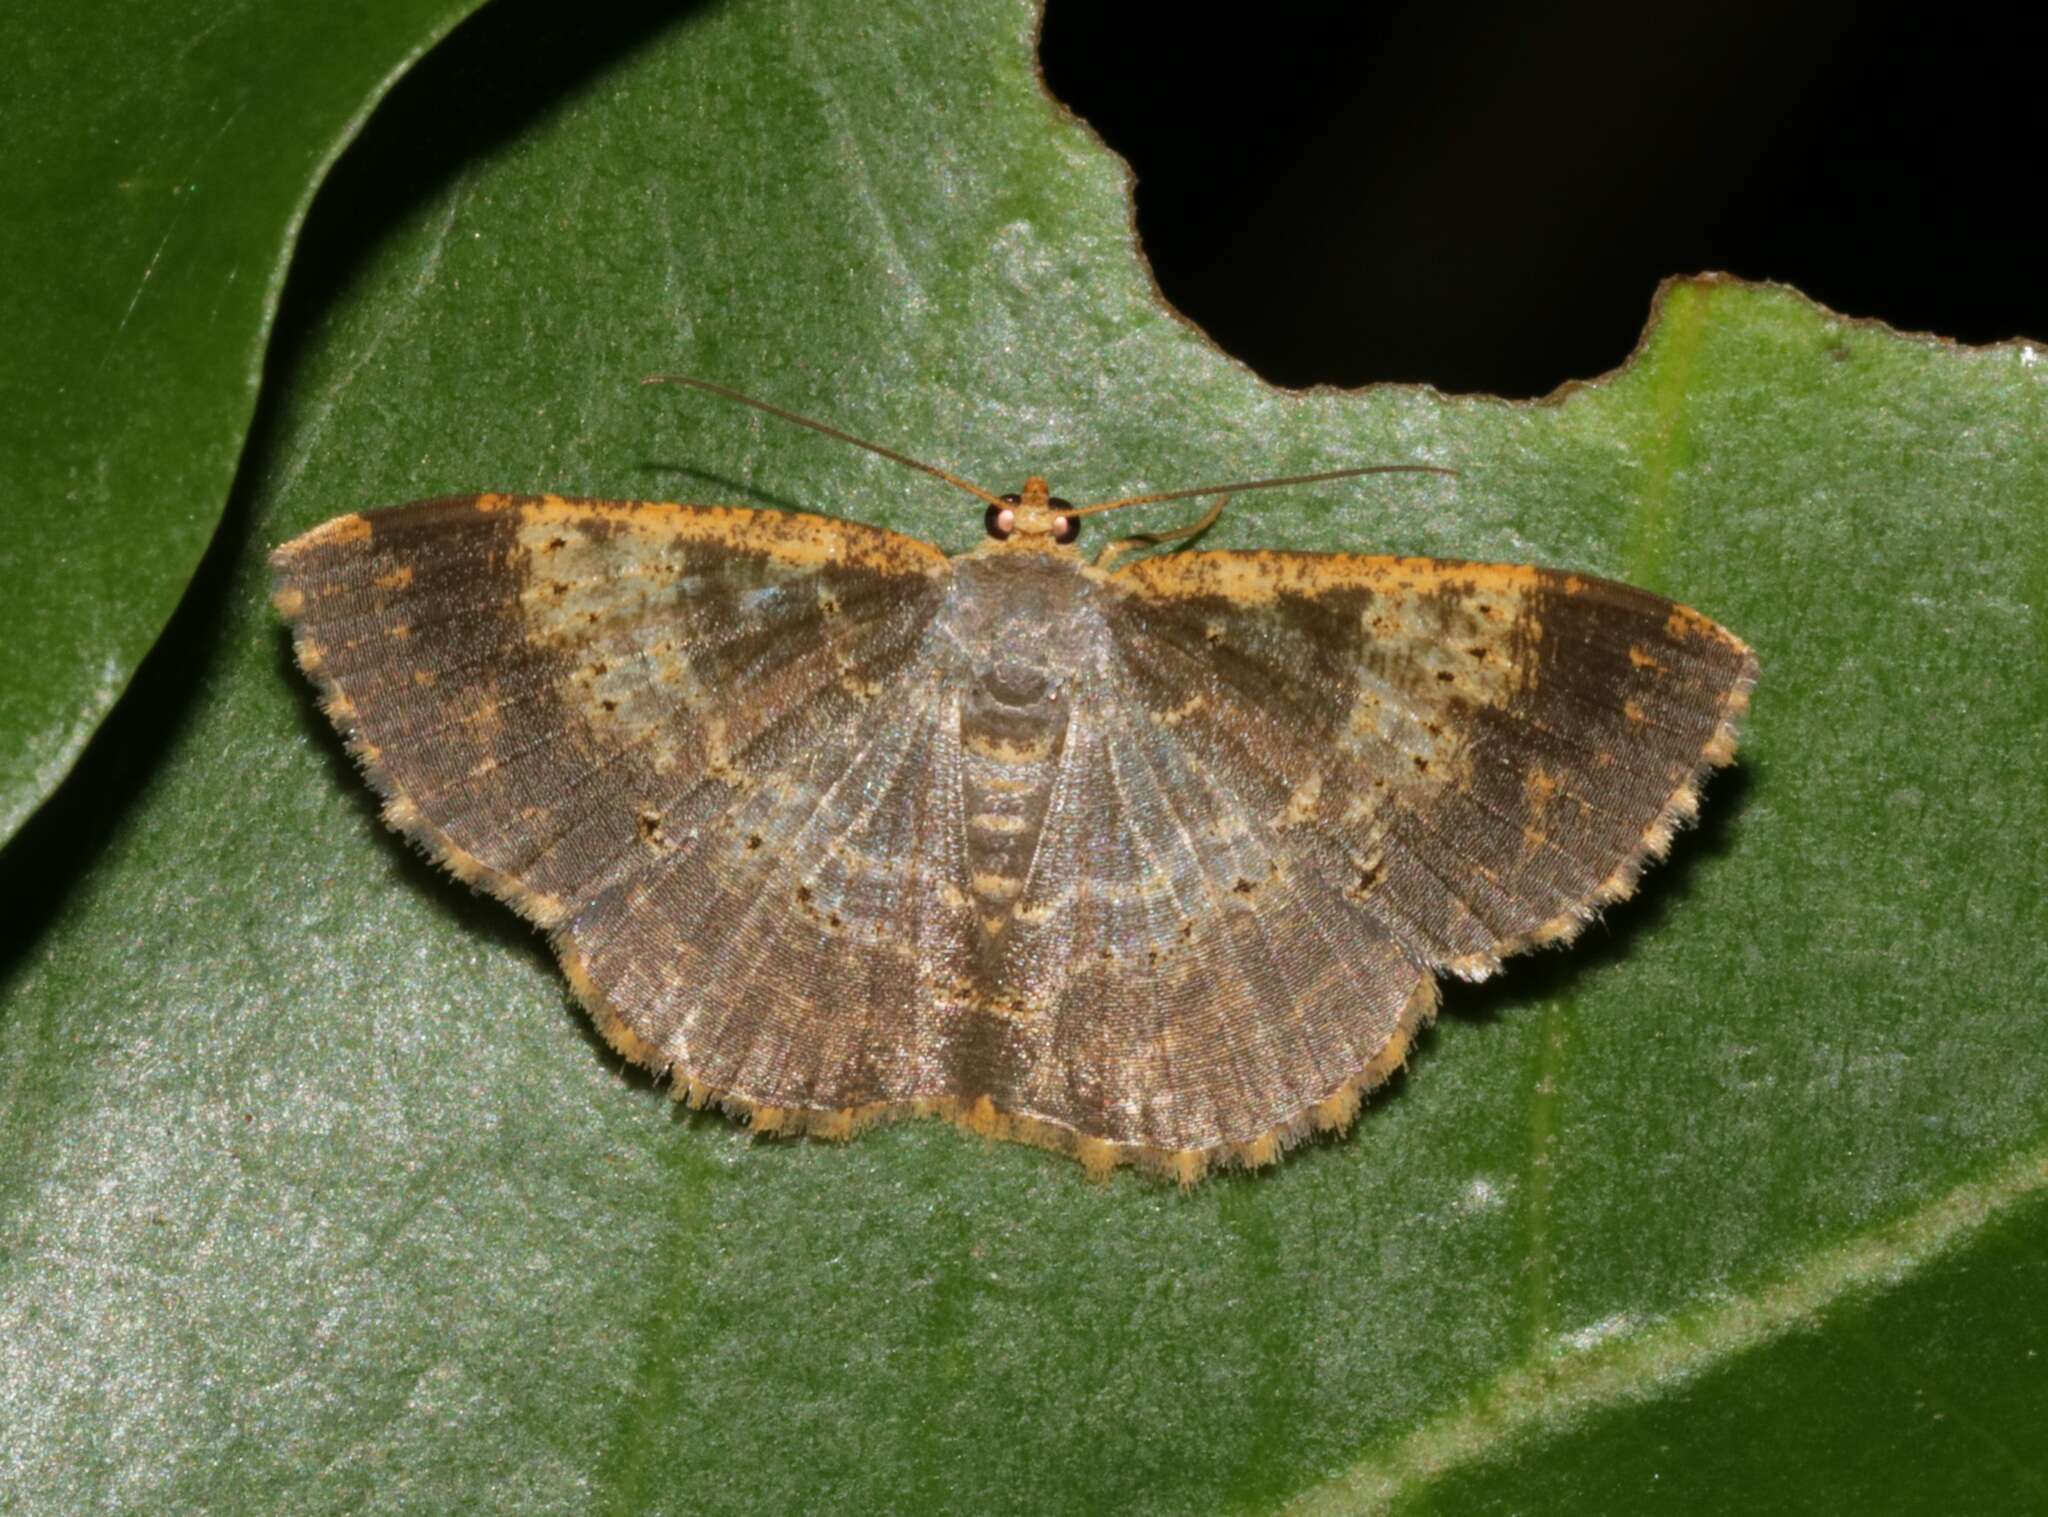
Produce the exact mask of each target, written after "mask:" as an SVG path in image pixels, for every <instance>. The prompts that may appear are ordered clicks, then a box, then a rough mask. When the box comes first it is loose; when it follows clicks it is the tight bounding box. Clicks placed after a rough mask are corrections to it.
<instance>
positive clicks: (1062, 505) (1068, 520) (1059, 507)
mask: <svg viewBox="0 0 2048 1517" xmlns="http://www.w3.org/2000/svg"><path fill="white" fill-rule="evenodd" d="M1046 504H1047V505H1049V506H1051V507H1052V508H1053V510H1055V511H1071V510H1073V509H1074V503H1073V502H1072V501H1070V500H1061V499H1060V498H1059V497H1058V496H1057V495H1055V496H1054V497H1053V498H1052V499H1051V500H1049V501H1047V502H1046ZM1080 537H1081V518H1080V517H1078V516H1055V517H1054V518H1053V522H1052V540H1053V541H1054V542H1056V543H1062V544H1064V543H1071V542H1078V541H1079V540H1080Z"/></svg>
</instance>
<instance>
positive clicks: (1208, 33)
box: [1042, 0, 2048, 396]
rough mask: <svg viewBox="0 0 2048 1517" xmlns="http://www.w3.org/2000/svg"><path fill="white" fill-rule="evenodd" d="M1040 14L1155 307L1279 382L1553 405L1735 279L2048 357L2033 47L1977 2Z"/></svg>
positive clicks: (2046, 122)
mask: <svg viewBox="0 0 2048 1517" xmlns="http://www.w3.org/2000/svg"><path fill="white" fill-rule="evenodd" d="M1186 14H1187V13H1186V12H1184V11H1181V10H1179V9H1178V8H1174V9H1167V8H1164V7H1159V8H1155V7H1151V6H1134V5H1127V4H1122V3H1112V4H1104V3H1102V0H1050V3H1049V4H1048V7H1047V14H1046V21H1045V31H1044V38H1043V45H1042V58H1043V63H1044V68H1045V74H1046V79H1047V82H1048V84H1050V85H1051V87H1052V90H1053V92H1054V94H1056V95H1058V96H1059V97H1060V98H1061V99H1063V100H1064V101H1066V102H1067V104H1068V105H1069V106H1070V107H1071V108H1072V109H1073V110H1074V111H1075V112H1076V113H1077V114H1079V115H1081V116H1084V117H1086V118H1087V120H1088V121H1089V122H1090V123H1091V124H1092V125H1093V126H1094V127H1095V129H1096V130H1097V131H1098V132H1100V133H1101V134H1102V136H1103V137H1104V138H1106V139H1107V140H1108V142H1109V144H1110V146H1112V147H1113V148H1115V149H1116V150H1117V151H1118V152H1119V153H1121V154H1122V155H1123V156H1124V157H1125V158H1126V159H1128V160H1129V161H1130V163H1131V165H1132V166H1133V168H1134V169H1135V170H1136V172H1137V175H1138V193H1137V206H1138V226H1139V231H1140V233H1141V235H1142V237H1143V239H1144V243H1145V248H1146V251H1147V253H1148V254H1149V256H1150V257H1151V260H1152V263H1153V267H1154V270H1155V272H1156V273H1157V275H1158V278H1159V282H1160V285H1161V287H1162V288H1163V289H1164V290H1165V292H1166V295H1167V297H1168V298H1169V299H1170V300H1171V301H1172V302H1173V303H1174V304H1175V305H1176V306H1177V307H1179V308H1180V310H1181V311H1182V312H1183V313H1184V314H1185V315H1187V316H1188V317H1190V318H1192V319H1193V320H1194V321H1195V322H1197V323H1198V324H1200V325H1201V326H1202V327H1204V328H1205V329H1206V330H1207V331H1208V332H1209V333H1210V335H1211V336H1213V337H1214V338H1215V339H1216V340H1217V342H1219V343H1220V344H1222V346H1223V347H1225V348H1227V349H1228V350H1230V351H1231V352H1233V353H1235V354H1237V355H1238V356H1239V357H1240V358H1242V359H1244V360H1245V361H1246V362H1248V363H1250V364H1251V365H1252V366H1253V367H1254V368H1256V369H1257V370H1259V372H1260V373H1262V374H1264V375H1265V376H1266V377H1267V378H1268V379H1271V380H1274V381H1276V382H1278V383H1281V384H1286V385H1307V384H1313V383H1317V382H1319V381H1320V382H1328V383H1332V384H1340V385H1356V384H1362V383H1366V382H1368V381H1372V380H1425V381H1428V382H1430V383H1432V384H1435V385H1438V386H1440V387H1441V388H1443V389H1446V390H1456V391H1473V390H1481V391H1493V392H1498V393H1502V394H1507V395H1516V396H1529V395H1540V394H1543V393H1545V392H1546V391H1548V390H1550V389H1552V388H1553V387H1555V386H1556V385H1558V384H1559V383H1561V382H1563V381H1564V380H1567V379H1585V378H1591V377H1592V376H1594V375H1596V374H1599V373H1601V372H1603V371H1605V370H1607V369H1610V368H1612V367H1614V366H1615V365H1616V364H1618V363H1620V362H1621V361H1622V360H1623V359H1624V358H1625V357H1626V356H1627V355H1628V353H1629V351H1630V349H1631V348H1632V347H1633V346H1634V345H1635V341H1636V338H1637V336H1638V334H1639V332H1640V331H1641V328H1642V325H1643V322H1644V320H1645V318H1646V316H1647V314H1648V309H1649V303H1650V297H1651V294H1652V292H1653V291H1654V290H1655V288H1656V286H1657V282H1658V280H1659V279H1661V278H1663V277H1664V276H1665V275H1668V274H1691V273H1699V272H1703V271H1706V270H1723V271H1726V272H1729V273H1733V274H1740V275H1743V276H1746V277H1748V278H1753V279H1776V280H1782V281H1784V282H1786V283H1789V284H1792V285H1795V286H1797V287H1798V288H1799V289H1800V290H1802V291H1804V292H1805V293H1806V294H1808V295H1810V296H1812V297H1813V298H1814V299H1816V300H1818V301H1820V302H1821V303H1822V304H1824V305H1827V306H1830V307H1832V308H1833V309H1835V310H1837V311H1840V312H1842V313H1843V314H1845V315H1850V316H1870V317H1877V318H1879V319H1881V320H1884V321H1886V322H1889V323H1891V324H1892V325H1894V326H1897V327H1902V328H1905V329H1908V330H1915V331H1932V332H1938V333H1941V334H1942V335H1944V336H1948V337H1955V338H1959V339H1962V340H1965V341H1969V342H1989V341H1996V340H1999V339H2001V338H2007V337H2014V336H2029V337H2034V338H2048V244H2044V241H2043V239H2042V238H2041V236H2040V234H2039V232H2038V230H2037V229H2036V227H2035V226H2034V224H2033V223H2034V221H2035V220H2036V218H2037V217H2038V215H2039V208H2040V205H2041V202H2042V200H2043V183H2044V180H2048V155H2044V153H2043V151H2042V150H2043V147H2044V145H2048V69H2044V67H2043V64H2044V54H2043V52H2042V51H2041V50H2040V49H2041V46H2042V43H2043V40H2044V39H2043V38H2042V37H2041V36H2039V35H2038V32H2039V30H2040V28H2039V24H2038V23H2035V22H2020V21H2015V20H2013V19H2011V18H2009V17H2007V16H2004V15H2000V16H1998V17H1996V18H1995V19H1994V18H1993V17H1992V16H1991V15H1989V14H1986V13H1981V12H1978V11H1977V10H1976V9H1975V8H1974V7H1968V6H1957V5H1948V6H1941V5H1919V6H1911V7H1909V6H1903V5H1887V4H1872V5H1866V6H1860V7H1855V8H1849V7H1845V6H1839V5H1816V4H1797V3H1791V4H1779V5H1758V4H1727V5H1701V4H1693V3H1687V0H1678V3H1669V0H1667V3H1663V4H1648V5H1637V6H1633V7H1627V8H1623V7H1617V6H1612V5H1594V4H1574V5H1564V6H1550V7H1540V8H1537V7H1509V6H1506V5H1498V4H1496V5H1478V4H1469V3H1460V0H1442V3H1437V4H1432V5H1427V6H1415V5H1402V6H1396V7H1381V6H1357V5H1349V6H1342V7H1338V6H1328V7H1325V6H1311V5H1301V4H1289V3H1269V4H1263V5H1253V6H1245V7H1241V8H1234V9H1233V11H1232V12H1231V13H1230V19H1229V23H1228V25H1221V24H1204V23H1196V24H1192V25H1190V24H1188V23H1187V22H1186V21H1185V19H1184V17H1185V15H1186Z"/></svg>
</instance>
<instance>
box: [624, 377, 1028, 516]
mask: <svg viewBox="0 0 2048 1517" xmlns="http://www.w3.org/2000/svg"><path fill="white" fill-rule="evenodd" d="M640 383H642V384H643V385H683V386H685V387H687V388H689V389H692V390H703V391H705V392H706V393H708V394H711V395H720V396H723V397H724V398H725V399H727V400H736V401H738V402H739V403H740V404H741V405H743V406H752V407H753V408H754V409H755V410H756V411H766V412H767V413H768V414H769V415H770V416H779V417H781V418H782V419H783V420H784V421H793V422H795V423H796V424H797V425H798V426H800V427H809V428H810V429H811V430H812V431H813V432H823V433H824V434H825V435H826V436H827V437H830V438H832V439H834V440H835V441H838V442H845V443H852V444H853V446H855V447H856V448H865V449H867V450H868V452H870V453H874V454H877V455H879V456H880V457H883V458H886V459H888V460H889V462H891V463H894V464H901V465H903V467H904V468H906V469H915V470H917V471H918V473H920V474H929V475H931V476H932V478H934V479H943V480H944V481H945V482H946V483H947V484H949V485H952V486H954V487H955V488H957V489H961V490H965V491H966V492H967V493H968V494H969V495H972V496H974V497H975V498H976V499H978V500H985V501H987V502H988V503H989V504H990V505H992V506H996V507H1001V506H1002V505H1004V501H1003V498H1002V497H1001V496H1000V495H992V494H990V493H989V492H988V491H987V490H984V489H982V487H981V486H980V485H971V484H969V483H968V482H967V481H966V480H964V479H962V478H961V477H960V476H959V475H957V474H949V473H947V472H946V471H945V470H944V469H941V468H939V467H938V466H937V465H935V464H928V463H921V462H919V461H918V460H917V459H915V458H912V457H910V456H909V455H908V454H906V453H898V452H897V451H896V450H895V449H894V448H885V447H883V446H882V445H881V444H880V443H878V442H869V441H868V440H867V439H866V438H864V437H855V436H854V435H853V434H852V433H851V432H842V431H840V430H839V429H838V428H837V427H828V426H826V425H825V423H824V422H822V421H813V420H811V418H810V417H808V416H799V415H797V413H796V412H794V411H785V410H784V409H783V408H782V407H781V406H777V405H770V404H769V403H768V402H767V401H765V400H756V399H755V398H754V397H753V396H751V395H743V394H741V393H740V392H739V391H738V390H734V389H731V388H729V387H727V386H725V385H722V384H714V383H713V382H712V381H710V380H708V379H693V378H691V377H690V376H689V375H688V374H650V375H648V376H647V377H646V378H645V379H643V380H641V381H640Z"/></svg>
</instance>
